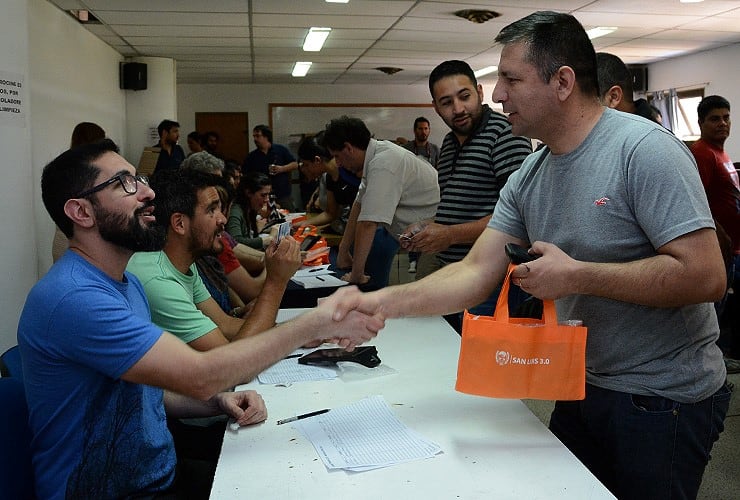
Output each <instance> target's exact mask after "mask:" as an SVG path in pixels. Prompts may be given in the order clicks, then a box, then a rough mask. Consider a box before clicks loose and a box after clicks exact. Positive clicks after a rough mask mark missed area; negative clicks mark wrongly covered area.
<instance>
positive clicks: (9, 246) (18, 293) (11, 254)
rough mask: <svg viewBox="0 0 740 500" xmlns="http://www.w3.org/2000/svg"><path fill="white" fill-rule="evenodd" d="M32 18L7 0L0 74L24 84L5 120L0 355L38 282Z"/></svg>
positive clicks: (0, 22)
mask: <svg viewBox="0 0 740 500" xmlns="http://www.w3.org/2000/svg"><path fill="white" fill-rule="evenodd" d="M27 18H28V10H27V6H26V0H5V1H4V2H3V7H2V16H0V47H3V49H2V50H0V75H1V76H2V77H3V79H7V78H6V77H7V76H8V75H17V78H18V80H20V81H21V83H22V86H23V92H22V94H21V96H22V101H23V104H22V105H21V106H22V107H21V109H22V110H23V112H24V116H23V117H22V118H21V117H18V119H16V118H14V117H12V116H9V115H7V114H4V116H3V117H0V151H2V155H0V172H1V173H2V182H0V213H2V214H3V216H2V218H0V234H2V237H0V256H2V258H0V279H1V280H2V288H0V322H2V328H0V352H4V351H5V349H7V348H8V347H10V346H12V345H15V344H16V328H17V326H18V316H19V314H20V311H21V308H22V307H23V303H24V302H25V299H26V293H27V292H28V290H29V289H30V288H31V286H32V285H33V283H34V282H35V281H36V239H35V236H34V218H33V214H34V203H33V178H34V177H33V175H32V168H31V127H30V112H31V104H30V101H31V99H30V92H29V86H30V85H29V83H30V78H29V74H28V73H29V72H28V25H27V23H26V20H27ZM14 81H17V80H14Z"/></svg>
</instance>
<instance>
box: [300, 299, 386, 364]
mask: <svg viewBox="0 0 740 500" xmlns="http://www.w3.org/2000/svg"><path fill="white" fill-rule="evenodd" d="M377 293H378V292H372V293H362V292H360V290H359V289H358V288H357V287H356V286H346V287H342V288H340V289H339V290H337V291H336V292H334V293H333V294H332V295H330V296H329V297H326V298H323V299H319V303H318V307H317V308H316V309H314V310H313V311H311V313H309V314H312V313H315V314H317V315H318V316H319V318H320V319H319V320H320V322H321V327H320V328H319V329H318V330H319V332H318V333H320V340H323V341H324V342H331V343H334V344H337V345H339V346H340V347H343V348H344V349H346V350H348V351H352V350H353V349H354V348H355V347H356V346H358V345H361V344H363V343H365V342H367V341H369V340H371V339H373V338H374V337H375V336H376V335H377V334H378V332H379V331H380V330H382V329H383V327H385V316H384V314H383V312H382V310H381V307H380V305H379V303H378V302H377V300H376V298H375V297H376V294H377ZM316 340H319V339H316Z"/></svg>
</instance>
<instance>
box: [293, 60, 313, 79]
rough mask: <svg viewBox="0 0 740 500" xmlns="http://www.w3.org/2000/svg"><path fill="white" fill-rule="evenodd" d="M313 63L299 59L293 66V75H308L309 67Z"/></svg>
mask: <svg viewBox="0 0 740 500" xmlns="http://www.w3.org/2000/svg"><path fill="white" fill-rule="evenodd" d="M311 64H313V63H312V62H309V61H298V62H297V63H295V66H293V73H291V75H293V76H306V74H307V73H308V70H309V68H311Z"/></svg>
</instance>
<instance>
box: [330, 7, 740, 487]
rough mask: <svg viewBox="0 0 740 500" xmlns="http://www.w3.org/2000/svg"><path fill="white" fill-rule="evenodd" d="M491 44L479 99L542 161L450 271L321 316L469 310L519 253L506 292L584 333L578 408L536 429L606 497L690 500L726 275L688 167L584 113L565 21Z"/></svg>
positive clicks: (717, 369)
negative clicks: (489, 78) (535, 142)
mask: <svg viewBox="0 0 740 500" xmlns="http://www.w3.org/2000/svg"><path fill="white" fill-rule="evenodd" d="M553 40H556V41H557V42H558V43H553ZM496 41H497V42H500V43H502V44H503V49H502V52H501V60H500V63H499V70H498V74H499V79H498V83H497V84H496V88H495V89H494V91H493V100H494V101H497V102H500V103H502V104H503V108H504V112H505V113H507V114H508V119H509V121H510V122H511V124H512V131H513V133H514V134H517V135H524V136H528V137H533V138H537V139H540V140H542V142H543V143H544V144H546V145H547V148H545V149H543V150H541V151H539V152H537V153H535V154H533V155H531V156H530V157H528V158H527V160H525V162H524V164H523V165H522V167H521V168H520V169H519V170H518V171H517V172H515V173H514V174H512V175H511V176H510V177H509V180H508V182H507V183H506V185H505V186H504V188H503V189H502V191H501V197H500V199H499V201H498V204H497V205H496V209H495V212H494V215H493V217H492V219H491V221H490V223H489V225H488V227H487V229H486V230H485V231H484V232H483V234H482V235H481V236H480V237H479V238H478V240H477V241H476V243H475V245H474V246H473V248H472V249H471V251H470V252H469V253H468V255H467V257H465V258H464V259H463V260H462V261H460V262H457V263H453V264H450V265H448V266H446V267H444V268H443V269H441V270H440V271H438V272H436V273H434V274H432V275H430V276H428V277H427V278H425V279H422V280H420V281H416V282H414V283H410V284H408V285H403V286H399V287H390V288H386V289H384V290H380V291H378V292H374V293H371V294H367V295H359V294H357V293H356V292H355V291H352V290H345V291H343V294H344V295H345V297H343V299H342V309H341V310H340V311H339V313H335V316H334V317H335V318H340V317H342V313H343V312H344V311H345V310H347V309H349V308H351V307H359V308H360V309H361V310H364V311H380V312H382V314H383V315H384V316H385V317H386V318H393V317H397V316H409V315H428V314H439V313H448V312H452V311H458V310H460V309H462V308H464V307H469V306H471V305H473V304H476V303H478V302H479V301H480V300H481V299H482V298H483V297H485V296H486V295H487V294H488V293H490V290H491V289H492V288H493V287H494V286H495V285H496V284H498V283H499V282H500V281H501V280H502V279H503V278H504V273H505V271H506V268H507V265H508V259H507V257H506V255H505V253H504V246H505V244H506V243H508V242H513V243H517V244H519V245H523V246H528V245H529V244H531V246H532V248H531V250H530V253H532V254H536V256H537V257H538V258H536V259H535V260H533V261H531V262H528V263H526V264H521V265H519V266H516V267H515V268H514V270H513V272H512V274H511V279H512V281H513V283H514V284H517V285H520V286H521V287H522V289H523V290H524V291H526V292H528V293H531V294H532V295H534V296H536V297H539V298H542V299H550V300H555V302H556V306H557V311H558V318H559V319H560V320H566V319H577V320H582V321H583V323H584V325H585V326H586V327H588V340H587V353H586V371H587V386H586V398H585V399H584V400H583V401H558V402H557V403H556V405H555V410H554V411H553V414H552V416H551V419H550V429H551V430H552V431H553V433H554V434H555V435H556V436H557V437H558V438H559V439H560V440H561V441H562V442H563V443H564V444H565V445H566V446H567V447H568V448H569V449H570V450H571V451H572V452H573V453H574V454H575V455H576V456H577V457H578V458H579V459H580V460H581V461H582V462H583V463H584V464H585V465H586V466H587V467H588V468H589V470H591V472H592V473H593V474H594V475H595V476H596V477H597V478H599V480H601V481H602V482H603V483H604V484H605V485H606V486H607V487H608V488H609V489H610V490H611V491H612V492H613V493H614V494H615V496H617V497H618V498H695V497H696V495H697V492H698V489H699V485H700V483H701V478H702V473H703V471H704V467H705V466H706V463H707V460H708V457H709V454H710V452H711V448H712V445H713V443H714V441H716V439H717V438H718V436H719V433H720V432H721V431H722V428H723V424H722V422H723V419H724V417H725V414H726V413H727V409H728V407H729V399H730V392H729V390H728V389H727V387H726V384H725V380H726V373H725V367H724V364H723V362H722V354H721V352H720V351H719V348H718V347H717V345H716V340H717V338H718V335H719V327H718V324H717V318H716V315H715V314H714V310H713V307H712V304H711V302H713V301H715V300H717V299H718V298H720V297H721V296H722V294H723V292H724V288H725V270H724V265H723V262H722V256H721V253H720V250H719V245H718V243H717V237H716V235H715V231H714V225H713V222H712V217H711V213H710V212H709V207H708V203H707V200H706V196H705V195H704V193H703V189H702V186H701V182H700V180H699V175H698V172H697V169H696V165H695V163H694V162H693V160H692V157H691V154H690V153H689V152H688V150H687V149H686V148H685V146H684V145H683V144H681V143H680V141H678V140H677V139H676V138H675V137H673V136H672V135H671V134H670V133H668V132H667V131H666V130H664V129H663V128H662V127H660V126H658V125H656V124H652V123H650V122H649V121H647V120H644V119H643V118H640V117H637V116H634V115H629V114H626V113H621V112H618V111H614V110H611V109H606V108H604V107H602V106H601V105H600V104H599V101H598V84H597V79H596V67H595V60H596V58H595V54H594V50H593V46H592V45H591V42H590V41H589V39H588V37H587V35H586V33H585V31H584V30H583V27H582V26H581V25H580V24H579V23H578V21H577V20H576V19H575V18H574V17H573V16H570V15H568V14H559V13H554V12H536V13H534V14H531V15H530V16H527V17H526V18H524V19H522V20H520V21H516V22H515V23H513V24H511V25H509V26H507V27H506V28H504V29H503V30H502V31H501V33H500V34H499V35H498V36H497V37H496Z"/></svg>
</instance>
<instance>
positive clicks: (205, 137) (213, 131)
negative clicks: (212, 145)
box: [203, 130, 221, 141]
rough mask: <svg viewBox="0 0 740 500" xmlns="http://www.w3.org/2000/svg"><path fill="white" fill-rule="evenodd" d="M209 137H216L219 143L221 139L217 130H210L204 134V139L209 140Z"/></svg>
mask: <svg viewBox="0 0 740 500" xmlns="http://www.w3.org/2000/svg"><path fill="white" fill-rule="evenodd" d="M209 137H214V138H215V139H216V140H217V141H218V140H220V139H221V136H220V135H218V132H216V131H215V130H209V131H208V132H206V133H205V134H203V139H204V140H207V139H208V138H209Z"/></svg>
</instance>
